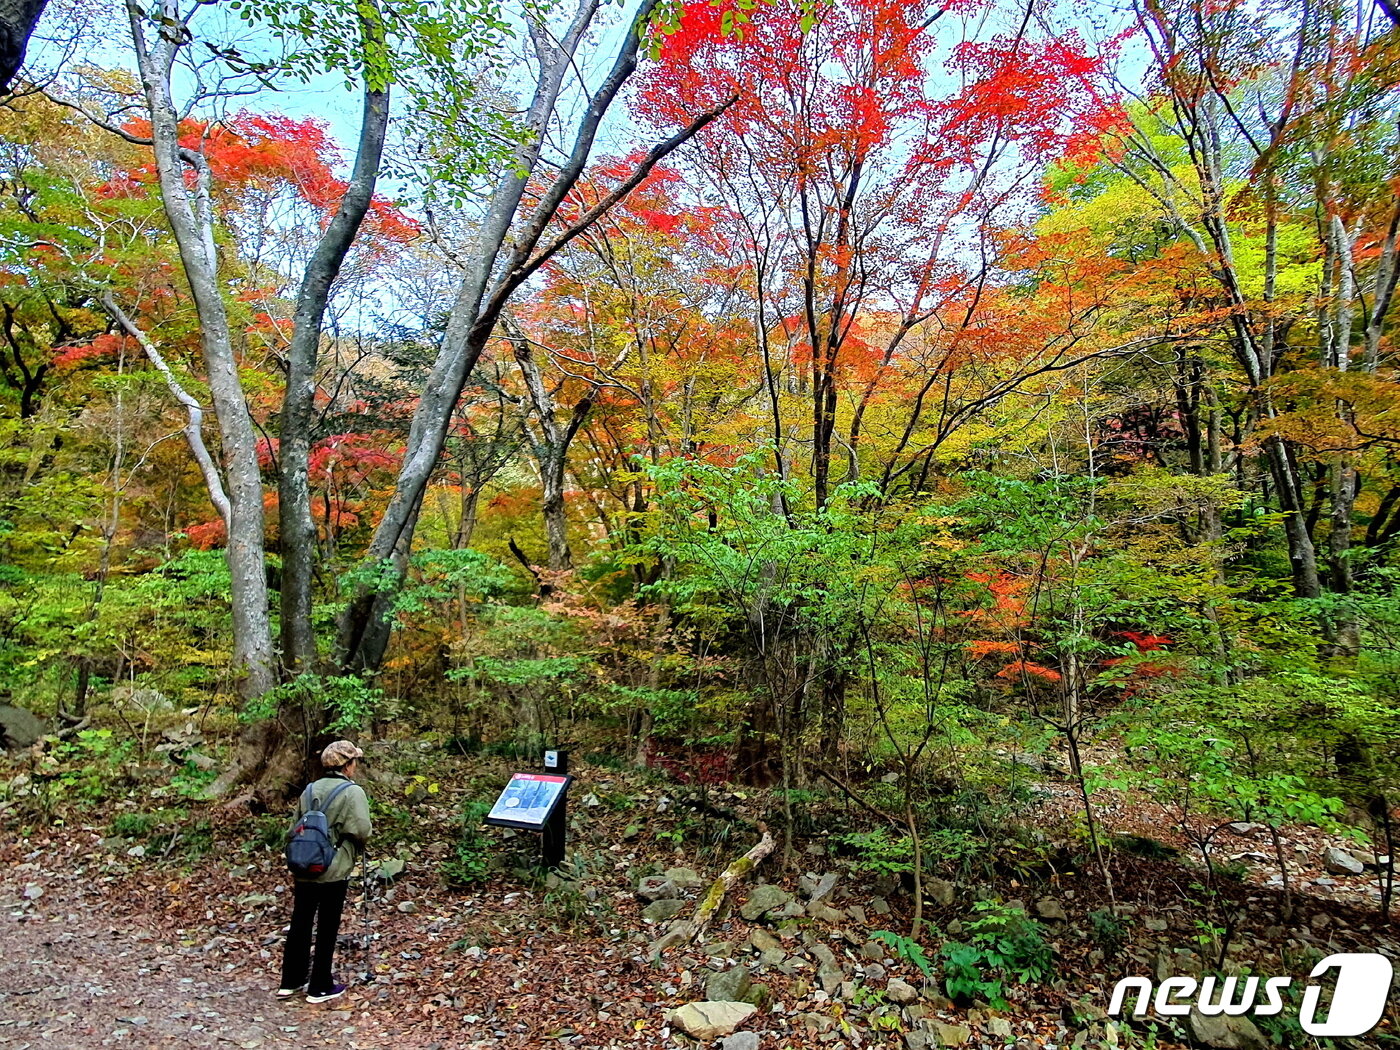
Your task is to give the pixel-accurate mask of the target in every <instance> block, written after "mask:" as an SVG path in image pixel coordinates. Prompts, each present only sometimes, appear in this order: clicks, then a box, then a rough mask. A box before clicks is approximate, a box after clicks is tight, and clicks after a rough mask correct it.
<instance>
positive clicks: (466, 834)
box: [442, 802, 491, 888]
mask: <svg viewBox="0 0 1400 1050" xmlns="http://www.w3.org/2000/svg"><path fill="white" fill-rule="evenodd" d="M490 811H491V807H490V805H489V804H487V803H485V802H468V803H466V804H465V805H464V806H463V807H462V822H461V826H460V830H459V832H458V835H457V841H456V842H455V843H454V844H453V847H452V855H451V856H450V857H449V858H448V859H447V860H446V861H444V862H443V865H442V875H443V878H444V879H445V880H446V881H447V884H448V885H449V886H456V887H459V888H464V887H468V886H474V885H476V884H477V883H479V882H483V881H485V879H486V877H487V875H488V874H489V872H490V863H489V858H488V856H487V847H488V846H489V844H490V840H489V839H488V838H487V837H486V835H485V833H484V832H483V831H482V823H481V822H482V820H484V819H485V817H486V814H487V813H489V812H490Z"/></svg>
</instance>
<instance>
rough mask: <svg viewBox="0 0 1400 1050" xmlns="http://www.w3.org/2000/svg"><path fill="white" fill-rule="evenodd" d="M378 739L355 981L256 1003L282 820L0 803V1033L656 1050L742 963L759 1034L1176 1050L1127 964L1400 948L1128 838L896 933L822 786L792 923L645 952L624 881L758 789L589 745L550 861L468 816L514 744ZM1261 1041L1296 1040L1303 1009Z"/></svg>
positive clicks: (1272, 963) (711, 843) (900, 909)
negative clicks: (816, 890) (815, 892)
mask: <svg viewBox="0 0 1400 1050" xmlns="http://www.w3.org/2000/svg"><path fill="white" fill-rule="evenodd" d="M372 757H373V758H374V759H375V762H373V763H372V766H373V767H374V768H375V769H376V773H375V780H374V783H373V784H372V786H371V789H370V790H371V794H372V797H373V799H374V803H375V817H376V842H375V846H376V849H375V853H374V856H373V857H372V860H371V863H370V865H369V868H370V872H371V875H372V876H373V877H372V878H371V879H370V880H369V881H368V882H357V883H356V886H355V890H354V892H353V894H352V900H351V904H350V906H349V907H348V909H347V916H346V923H345V928H344V930H343V933H344V935H345V938H346V943H344V944H343V945H342V948H341V953H340V955H339V957H338V958H339V967H340V974H341V976H342V978H344V977H346V976H348V975H350V974H352V973H353V974H354V988H353V990H352V992H351V993H350V994H349V995H348V996H346V997H345V998H343V999H341V1000H338V1001H336V1002H334V1003H332V1004H327V1005H326V1006H323V1007H311V1006H307V1005H306V1004H304V1003H301V1002H293V1003H277V1002H274V1001H273V999H272V996H271V993H272V990H273V988H274V986H275V983H276V966H277V963H278V960H279V958H280V943H281V942H280V935H281V930H282V928H283V926H284V924H285V922H286V920H287V913H288V896H287V879H286V877H285V874H284V871H283V867H282V864H281V862H280V856H279V852H278V850H279V848H280V843H281V833H282V829H283V827H284V820H283V818H282V816H281V815H279V814H265V815H262V816H257V817H250V816H247V815H244V814H240V815H233V814H231V813H229V812H228V811H226V810H221V809H219V808H215V807H210V806H207V805H204V804H201V803H196V802H192V801H189V800H181V803H180V804H179V805H175V804H172V801H173V800H172V799H171V798H169V797H163V798H158V799H150V798H149V795H150V793H151V789H150V786H149V784H144V785H134V786H132V787H130V788H129V789H128V791H127V797H124V798H119V799H116V800H110V799H109V800H107V802H105V803H104V804H100V805H99V804H96V802H95V800H94V801H93V802H89V803H86V804H84V803H82V802H80V801H78V800H77V799H73V798H69V799H67V800H64V802H63V804H62V805H60V806H57V807H56V808H55V811H54V813H53V817H54V818H55V821H54V823H50V824H41V823H40V822H39V821H37V820H33V819H30V820H25V819H24V813H23V811H22V810H20V809H18V808H12V810H11V811H10V812H8V813H7V814H5V816H6V819H7V824H8V827H9V828H10V829H11V830H7V831H6V833H5V835H4V838H3V841H0V909H3V910H2V911H0V963H3V965H4V967H5V972H6V973H7V974H13V975H15V976H14V977H13V978H12V980H11V982H10V984H11V987H10V988H8V989H6V991H5V995H4V998H3V999H0V1007H3V1009H0V1018H3V1021H0V1036H14V1035H18V1036H19V1037H20V1038H19V1045H25V1040H26V1039H29V1040H31V1041H32V1042H33V1044H34V1045H35V1046H39V1045H46V1044H47V1045H62V1046H68V1047H75V1048H78V1047H86V1046H99V1045H122V1044H124V1045H129V1046H140V1047H161V1046H165V1045H171V1046H177V1045H183V1046H205V1045H207V1046H228V1045H239V1046H246V1047H260V1046H268V1047H272V1046H284V1045H285V1046H304V1045H320V1044H321V1043H326V1044H335V1045H342V1046H349V1047H352V1048H353V1047H385V1046H390V1045H393V1046H395V1047H404V1048H408V1050H414V1048H429V1047H434V1046H438V1047H481V1048H485V1047H537V1046H549V1045H556V1044H557V1045H561V1046H579V1047H609V1046H629V1047H651V1046H656V1047H661V1046H674V1045H676V1044H677V1042H678V1041H683V1037H681V1036H679V1035H678V1034H677V1033H675V1032H673V1031H672V1030H671V1029H670V1028H669V1027H668V1025H667V1013H668V1011H669V1010H671V1009H673V1008H675V1007H677V1006H679V1005H681V1004H683V1003H686V1002H690V1001H694V1000H697V999H704V998H706V997H707V996H706V992H705V986H706V983H707V981H708V980H709V979H710V978H711V977H712V975H713V974H715V973H717V972H722V971H730V970H733V969H734V968H735V967H738V966H741V965H742V966H745V967H747V968H749V969H750V970H751V971H752V979H753V981H754V982H755V983H761V984H763V985H765V986H766V987H767V992H766V995H764V996H763V997H762V1001H763V1002H764V1004H765V1005H764V1008H763V1009H762V1010H761V1011H760V1012H759V1013H758V1014H757V1015H756V1016H755V1017H754V1018H753V1019H751V1020H749V1021H748V1022H747V1023H746V1025H745V1027H746V1028H749V1029H752V1030H754V1031H757V1032H760V1033H762V1045H763V1046H772V1047H777V1048H781V1047H792V1048H795V1050H796V1048H803V1047H818V1046H831V1045H839V1046H847V1045H853V1046H859V1045H889V1046H903V1045H906V1041H907V1039H908V1033H909V1032H911V1031H914V1030H918V1031H921V1032H927V1031H944V1032H945V1034H946V1033H947V1032H948V1031H952V1032H953V1034H957V1029H959V1028H962V1027H965V1028H966V1029H967V1034H968V1035H969V1037H971V1039H972V1042H971V1043H969V1044H968V1045H979V1046H997V1047H1001V1046H1007V1045H1014V1046H1017V1047H1020V1048H1021V1050H1028V1048H1031V1047H1042V1046H1046V1047H1049V1046H1055V1047H1060V1046H1075V1045H1078V1046H1090V1047H1100V1046H1114V1045H1118V1046H1133V1045H1143V1046H1147V1045H1155V1046H1159V1047H1173V1046H1179V1045H1182V1037H1181V1035H1180V1033H1179V1032H1178V1031H1175V1030H1173V1029H1172V1028H1169V1027H1167V1026H1166V1025H1165V1024H1163V1025H1159V1026H1158V1027H1157V1028H1156V1029H1153V1028H1152V1027H1151V1026H1149V1027H1145V1028H1137V1029H1135V1028H1130V1027H1123V1026H1119V1025H1117V1024H1110V1023H1109V1022H1108V1021H1107V1020H1106V1018H1105V1016H1104V1008H1105V1007H1106V1005H1107V1002H1108V996H1109V993H1110V991H1111V989H1112V986H1113V984H1114V982H1116V980H1117V979H1118V978H1119V977H1121V976H1123V975H1125V974H1136V973H1141V974H1148V975H1151V974H1155V973H1158V972H1159V971H1161V970H1162V969H1163V968H1165V969H1166V970H1167V971H1170V972H1182V973H1193V972H1201V971H1202V970H1213V969H1217V968H1221V969H1225V970H1227V971H1238V970H1240V969H1241V968H1247V970H1248V972H1252V973H1257V974H1294V975H1297V976H1302V975H1305V974H1306V973H1307V971H1308V969H1310V967H1311V965H1312V963H1313V962H1314V961H1315V960H1316V959H1317V958H1320V957H1321V956H1322V955H1324V954H1327V953H1329V952H1334V951H1349V950H1354V951H1375V950H1383V951H1388V952H1393V951H1395V950H1397V947H1400V946H1397V945H1396V943H1395V942H1394V940H1393V935H1392V934H1391V932H1390V931H1389V930H1388V929H1383V928H1380V927H1378V925H1377V923H1376V919H1375V913H1374V912H1373V911H1365V910H1361V909H1359V908H1356V907H1355V906H1353V904H1351V903H1349V902H1348V901H1345V900H1329V899H1324V898H1323V897H1321V896H1319V895H1317V894H1308V893H1306V892H1304V893H1301V894H1300V895H1299V898H1298V901H1297V904H1298V909H1297V913H1296V914H1295V915H1294V916H1293V917H1292V918H1291V920H1287V921H1286V920H1285V918H1284V916H1283V910H1282V908H1283V905H1282V899H1281V898H1280V896H1279V895H1278V893H1277V892H1276V891H1273V890H1269V889H1266V888H1261V887H1259V886H1257V885H1252V884H1251V883H1249V882H1248V881H1241V880H1236V879H1228V878H1220V879H1217V880H1214V881H1209V880H1206V879H1205V877H1204V875H1203V874H1202V872H1201V871H1200V870H1198V869H1196V868H1193V867H1191V866H1189V865H1188V864H1185V863H1183V861H1182V860H1181V859H1175V858H1155V859H1154V858H1149V857H1142V856H1135V855H1133V854H1131V853H1129V852H1125V851H1121V850H1120V851H1119V852H1117V853H1114V854H1113V855H1112V857H1111V867H1112V873H1113V877H1114V887H1113V888H1114V895H1113V897H1112V898H1110V895H1109V893H1108V890H1107V888H1106V886H1105V885H1104V882H1103V879H1102V877H1101V875H1100V874H1099V873H1098V872H1097V871H1096V870H1094V869H1093V868H1087V869H1086V868H1085V867H1082V866H1078V865H1075V864H1073V863H1068V864H1061V865H1059V866H1058V870H1053V872H1052V871H1051V868H1044V869H1042V870H1039V871H1036V870H1026V871H1018V872H1010V871H1007V870H1005V869H999V868H998V866H997V864H996V863H994V860H995V858H985V859H986V860H987V861H988V862H987V863H982V864H980V865H979V864H972V863H968V862H967V859H966V858H964V862H963V863H962V864H961V867H960V868H959V870H958V871H956V872H955V871H953V870H950V871H949V872H948V874H949V875H950V876H952V877H951V878H950V879H949V881H947V882H946V883H939V884H938V885H936V886H930V887H928V888H927V890H928V894H927V895H928V898H929V900H928V902H927V906H926V909H925V919H926V921H927V922H928V924H929V925H928V927H927V928H926V930H925V933H924V936H923V937H922V938H920V940H919V941H918V942H915V941H911V940H909V939H908V937H907V935H908V934H909V933H910V923H911V917H912V916H911V910H912V900H911V899H910V896H909V894H908V892H907V890H906V888H905V887H903V886H902V885H901V880H900V879H898V878H895V877H893V876H892V875H891V874H890V873H889V872H881V871H880V870H879V868H880V865H879V864H878V863H872V860H871V858H872V856H874V854H872V853H871V852H870V851H866V852H865V853H861V852H859V851H857V852H854V853H853V852H852V851H851V849H850V848H849V843H850V842H851V841H852V838H853V837H852V835H851V834H850V833H849V832H847V831H844V830H843V829H845V828H847V827H848V826H851V824H852V823H853V821H854V818H853V816H852V814H851V813H850V811H849V810H847V809H844V808H843V804H840V803H837V802H835V801H832V800H828V801H827V802H825V803H822V804H820V805H818V804H817V803H813V805H814V807H815V812H814V813H809V814H808V820H809V823H810V831H811V833H810V834H808V835H805V836H801V837H798V838H797V839H796V840H795V841H794V842H793V843H792V852H791V863H790V864H789V865H787V866H786V867H785V865H784V861H783V850H782V849H781V848H780V849H779V850H778V852H776V853H775V854H774V855H773V856H772V857H770V858H768V860H767V861H765V862H764V865H763V867H762V868H761V869H760V879H759V881H760V882H762V881H768V880H771V881H773V882H775V883H778V884H779V885H781V886H783V887H784V888H785V889H786V890H787V891H789V892H790V893H791V894H792V896H793V905H794V908H795V913H794V914H793V915H792V916H791V917H788V918H784V917H783V916H782V913H781V912H780V911H777V910H775V911H773V912H770V913H769V914H768V916H766V917H765V918H764V919H762V920H761V921H753V922H749V921H745V920H744V919H743V918H742V917H741V916H740V915H739V913H738V907H739V906H740V905H741V904H742V903H744V901H745V899H746V898H747V897H748V895H749V894H750V892H751V889H752V887H751V886H746V887H742V888H740V889H739V891H738V892H737V893H736V894H735V900H734V901H732V904H733V905H734V910H732V911H729V912H727V913H726V914H724V915H723V916H722V917H721V919H719V920H718V921H716V922H715V923H714V924H713V925H712V926H711V927H710V929H709V930H707V931H706V933H705V935H704V937H703V938H702V939H701V941H700V943H698V944H692V945H684V946H681V947H678V948H674V949H671V950H670V951H668V952H667V953H666V954H665V955H664V956H663V957H662V958H661V959H660V960H659V961H658V960H654V959H653V958H652V957H650V954H649V946H650V944H651V942H652V940H653V939H654V938H655V937H656V936H657V935H659V934H660V933H661V932H662V931H664V929H665V928H666V927H667V925H668V923H665V922H662V923H659V924H656V923H651V922H649V921H648V920H647V919H645V918H644V917H643V915H642V911H643V908H644V907H645V902H644V901H641V900H639V899H638V897H637V895H636V893H635V889H636V886H637V882H638V880H639V879H640V878H641V877H643V876H645V875H648V874H652V873H657V872H661V871H664V870H666V869H669V868H675V867H684V868H690V869H693V870H694V871H696V872H697V873H698V875H699V876H700V877H701V878H702V879H703V880H706V881H707V880H708V879H710V878H713V877H714V876H715V875H716V874H717V873H718V871H719V870H720V869H721V868H722V867H723V866H724V864H725V863H727V862H728V861H729V860H731V859H733V858H734V857H736V856H738V855H739V854H741V853H742V852H743V851H744V850H746V849H747V848H748V847H749V846H751V845H752V844H753V842H754V841H755V840H756V839H757V837H758V831H757V820H758V818H759V816H760V815H761V814H762V813H764V812H765V811H768V810H770V808H771V807H772V805H773V800H772V799H771V798H770V797H768V796H766V795H765V794H764V793H762V792H754V791H748V790H719V789H705V790H702V789H694V788H688V787H685V786H683V785H679V784H677V783H675V782H674V781H671V780H669V779H664V778H660V777H657V776H655V775H653V774H650V773H645V772H637V771H631V770H625V769H621V768H609V767H608V766H606V765H586V764H585V765H583V766H582V768H579V769H576V770H575V772H576V774H577V775H578V780H577V782H576V784H575V788H574V790H573V793H572V800H571V801H572V806H571V815H572V816H571V819H572V826H571V850H572V852H571V858H570V862H569V864H568V866H567V868H566V869H565V870H564V871H563V872H562V876H563V877H562V878H560V877H554V878H550V879H548V880H542V879H541V878H539V877H538V876H537V875H536V874H535V873H534V872H533V871H531V870H530V866H531V863H532V861H533V849H534V844H535V843H534V840H533V838H532V837H531V836H528V835H524V834H511V833H507V832H503V831H501V830H499V829H489V830H485V831H482V830H480V829H478V827H477V825H476V821H477V819H478V818H479V815H480V805H481V804H482V803H483V802H489V800H490V797H491V796H492V795H493V794H494V792H495V790H497V789H499V787H500V786H501V784H503V783H504V780H505V777H506V774H507V773H508V772H509V771H510V769H511V768H512V761H511V760H510V759H508V758H506V757H500V756H488V755H474V756H471V757H469V758H463V757H449V756H446V755H444V754H443V753H442V752H441V751H439V750H437V749H434V750H433V751H431V752H427V751H424V750H422V749H419V748H418V747H417V746H416V745H414V746H395V745H387V744H386V745H379V746H378V748H377V750H375V751H373V752H372ZM143 802H145V803H146V805H143V804H142V803H143ZM822 805H825V806H826V807H827V808H826V809H825V810H823V809H822V808H821V806H822ZM16 817H19V818H20V819H18V820H16V819H15V818H16ZM1120 818H1121V820H1122V822H1123V823H1124V824H1125V825H1127V824H1129V823H1131V821H1130V820H1129V818H1128V816H1126V815H1120ZM1135 819H1137V820H1138V821H1145V820H1146V819H1147V814H1145V813H1141V812H1139V813H1136V814H1135ZM59 822H61V824H60V823H59ZM15 831H18V834H15ZM1295 833H1297V832H1295ZM857 841H858V840H857ZM876 860H877V861H878V856H877V857H876ZM1052 867H1053V865H1052ZM802 872H811V873H813V874H824V873H832V874H835V875H836V876H837V879H836V883H835V888H834V890H833V891H832V892H831V893H830V894H829V895H828V896H826V897H824V898H822V899H821V900H820V901H819V902H816V903H813V902H811V901H809V900H808V898H807V896H806V895H805V894H804V893H803V892H802V891H803V890H804V889H805V890H806V891H809V892H810V891H811V889H812V885H813V883H812V882H811V881H810V880H809V881H807V882H806V883H804V884H803V885H802V886H801V887H799V884H798V876H799V875H800V874H801V873H802ZM366 887H368V889H366ZM1304 889H1306V886H1304ZM697 892H698V891H697V889H696V888H695V887H691V888H689V889H688V890H687V893H686V901H685V904H684V905H683V908H684V909H685V911H684V912H683V913H682V914H685V913H688V911H689V909H690V908H692V907H693V906H694V898H695V896H696V894H697ZM1018 904H1020V905H1021V906H1022V907H1020V908H1018ZM798 905H801V907H797V906H798ZM1061 914H1062V915H1063V917H1062V918H1061V917H1060V915H1061ZM765 946H766V949H767V954H762V953H761V951H760V949H763V948H765ZM823 971H828V972H827V973H825V974H824V973H823ZM833 973H835V976H833ZM893 977H898V978H901V979H902V980H904V981H906V982H908V984H910V985H912V986H913V987H914V988H915V989H918V990H920V992H921V995H920V997H919V998H918V1000H917V1002H914V1003H912V1004H900V1003H897V1002H895V1001H893V999H894V996H893V990H892V989H893V986H892V985H890V984H889V980H890V978H893ZM949 994H951V995H953V996H954V998H955V999H957V1002H953V1001H950V1000H949V999H947V998H945V995H949ZM1285 1016H1288V1015H1287V1014H1285ZM1392 1023H1393V1022H1392V1021H1390V1020H1387V1022H1386V1023H1385V1026H1383V1028H1382V1030H1381V1031H1379V1032H1378V1033H1375V1034H1373V1036H1372V1037H1369V1038H1370V1039H1371V1040H1372V1042H1370V1043H1368V1045H1382V1042H1383V1040H1384V1039H1385V1038H1386V1037H1387V1032H1388V1031H1389V1026H1390V1025H1391V1024H1392ZM936 1025H947V1026H952V1028H951V1029H937V1028H935V1026H936ZM1267 1034H1268V1036H1269V1038H1270V1039H1271V1041H1272V1042H1273V1043H1274V1044H1275V1045H1279V1046H1289V1045H1292V1046H1300V1047H1301V1046H1304V1045H1314V1044H1308V1043H1305V1042H1303V1041H1302V1039H1301V1038H1300V1036H1301V1033H1300V1032H1299V1031H1297V1030H1296V1023H1294V1026H1293V1030H1289V1029H1288V1028H1287V1022H1285V1021H1280V1022H1279V1027H1277V1028H1271V1029H1267ZM911 1045H912V1044H911ZM928 1045H931V1046H937V1045H938V1043H937V1042H936V1041H934V1042H930V1043H929V1044H928Z"/></svg>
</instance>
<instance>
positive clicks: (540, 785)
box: [486, 773, 574, 831]
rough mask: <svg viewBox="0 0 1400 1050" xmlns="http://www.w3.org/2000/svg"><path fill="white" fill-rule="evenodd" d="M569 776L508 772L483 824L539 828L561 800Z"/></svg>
mask: <svg viewBox="0 0 1400 1050" xmlns="http://www.w3.org/2000/svg"><path fill="white" fill-rule="evenodd" d="M573 779H574V778H573V777H570V776H558V775H556V774H553V773H512V774H511V777H510V783H508V784H507V785H506V787H505V790H504V791H502V792H501V797H500V798H498V799H496V804H495V805H494V806H492V807H491V812H490V813H488V814H486V823H487V824H494V825H496V826H498V827H503V828H521V829H523V830H525V831H543V830H544V827H545V824H547V823H548V822H549V815H550V814H551V813H552V812H553V811H554V808H555V807H556V806H558V805H559V804H560V803H561V802H562V801H563V799H564V792H565V791H567V790H568V787H569V784H571V783H572V782H573Z"/></svg>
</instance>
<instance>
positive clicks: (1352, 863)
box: [1322, 846, 1366, 875]
mask: <svg viewBox="0 0 1400 1050" xmlns="http://www.w3.org/2000/svg"><path fill="white" fill-rule="evenodd" d="M1322 866H1323V867H1324V868H1326V869H1327V870H1328V871H1330V872H1331V873H1332V874H1333V875H1360V874H1361V873H1362V872H1364V871H1365V870H1366V866H1365V865H1364V864H1362V863H1361V861H1359V860H1357V859H1356V858H1355V857H1353V856H1352V855H1351V854H1350V853H1348V852H1347V851H1346V850H1344V849H1338V848H1337V847H1336V846H1329V847H1328V848H1327V852H1326V853H1324V854H1323V855H1322Z"/></svg>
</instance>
